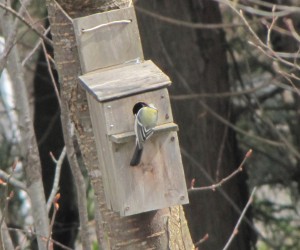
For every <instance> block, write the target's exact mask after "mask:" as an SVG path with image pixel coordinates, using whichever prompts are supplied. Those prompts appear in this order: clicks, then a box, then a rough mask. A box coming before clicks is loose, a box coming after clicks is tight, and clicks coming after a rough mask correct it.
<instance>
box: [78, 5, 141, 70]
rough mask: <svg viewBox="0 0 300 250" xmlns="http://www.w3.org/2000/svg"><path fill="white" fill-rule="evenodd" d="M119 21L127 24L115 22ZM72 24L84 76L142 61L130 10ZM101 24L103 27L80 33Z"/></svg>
mask: <svg viewBox="0 0 300 250" xmlns="http://www.w3.org/2000/svg"><path fill="white" fill-rule="evenodd" d="M122 20H125V21H128V20H129V21H130V22H129V23H126V22H124V23H122V22H121V23H116V22H115V21H122ZM112 22H113V23H112ZM109 23H112V24H110V25H107V24H109ZM73 24H74V31H75V35H76V40H77V45H78V52H79V57H80V63H81V69H82V72H83V73H87V72H90V71H93V70H96V69H100V68H105V67H110V66H113V65H117V64H123V63H124V62H126V61H131V60H135V59H137V58H139V59H140V60H143V58H144V56H143V51H142V46H141V42H140V35H139V32H138V26H137V21H136V15H135V11H134V8H133V7H128V8H122V9H121V10H112V11H108V12H104V13H97V14H94V15H90V16H86V17H81V18H76V19H74V20H73ZM101 24H106V26H103V27H101V28H98V29H95V30H92V31H89V32H83V31H84V30H87V29H91V28H94V27H97V26H99V25H101Z"/></svg>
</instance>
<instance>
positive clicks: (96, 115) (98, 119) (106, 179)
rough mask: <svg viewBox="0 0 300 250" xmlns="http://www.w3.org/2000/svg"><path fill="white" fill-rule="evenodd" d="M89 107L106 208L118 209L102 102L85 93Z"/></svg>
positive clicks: (118, 199)
mask: <svg viewBox="0 0 300 250" xmlns="http://www.w3.org/2000/svg"><path fill="white" fill-rule="evenodd" d="M87 97H88V104H89V108H90V114H91V120H92V127H93V131H94V139H95V142H96V147H97V156H98V161H99V168H100V170H101V174H102V180H103V186H104V191H105V199H106V204H107V206H108V208H110V209H112V210H114V211H119V210H118V208H119V207H120V205H119V202H120V198H119V197H118V194H119V192H118V190H117V185H116V181H115V168H114V167H113V166H112V165H113V164H114V163H113V161H112V159H113V156H112V153H111V142H110V141H109V140H108V138H107V135H106V124H105V119H104V117H105V116H104V112H103V106H102V103H99V102H97V101H96V100H95V99H94V98H93V97H92V96H90V95H87Z"/></svg>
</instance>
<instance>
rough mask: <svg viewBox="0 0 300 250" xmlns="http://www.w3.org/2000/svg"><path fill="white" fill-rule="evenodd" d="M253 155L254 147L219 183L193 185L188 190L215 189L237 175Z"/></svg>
mask: <svg viewBox="0 0 300 250" xmlns="http://www.w3.org/2000/svg"><path fill="white" fill-rule="evenodd" d="M251 155H252V149H249V150H248V152H247V153H246V155H245V157H244V159H243V161H242V162H241V164H240V165H239V167H238V168H237V169H236V170H234V171H233V172H232V173H231V174H230V175H228V176H227V177H225V178H223V179H222V180H221V181H219V182H218V183H215V184H213V185H211V186H205V187H197V188H195V187H193V186H191V187H190V189H189V190H188V192H196V191H204V190H213V191H215V190H216V188H219V187H221V186H222V185H223V184H224V183H225V182H227V181H229V180H230V179H231V178H233V177H234V176H235V175H237V174H238V173H240V172H241V171H243V167H244V164H245V162H246V161H247V159H248V158H249V157H250V156H251Z"/></svg>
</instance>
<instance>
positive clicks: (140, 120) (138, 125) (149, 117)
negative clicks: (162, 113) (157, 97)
mask: <svg viewBox="0 0 300 250" xmlns="http://www.w3.org/2000/svg"><path fill="white" fill-rule="evenodd" d="M132 112H133V114H134V115H135V121H134V132H135V135H136V146H135V150H134V153H133V156H132V159H131V161H130V166H136V165H138V164H139V163H140V161H141V158H142V153H143V144H144V143H145V141H146V140H147V139H149V137H150V136H151V135H152V134H153V128H154V127H155V126H156V125H157V118H158V110H157V109H156V108H155V107H154V105H153V104H147V103H145V102H138V103H136V104H135V105H134V106H133V109H132Z"/></svg>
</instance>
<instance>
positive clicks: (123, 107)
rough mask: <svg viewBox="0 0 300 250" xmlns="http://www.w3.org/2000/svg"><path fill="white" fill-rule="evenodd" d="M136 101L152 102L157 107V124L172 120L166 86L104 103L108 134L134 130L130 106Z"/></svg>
mask: <svg viewBox="0 0 300 250" xmlns="http://www.w3.org/2000/svg"><path fill="white" fill-rule="evenodd" d="M137 102H146V103H152V104H154V106H155V107H156V108H157V109H158V124H166V123H170V122H172V121H173V116H172V110H171V105H170V101H169V94H168V90H167V89H166V88H163V89H159V90H155V91H151V92H146V93H143V94H139V95H134V96H130V97H127V98H122V99H118V100H114V101H109V102H105V103H104V110H105V119H106V121H107V124H106V131H107V134H108V135H113V134H119V133H124V132H128V131H133V130H134V115H133V113H132V108H133V106H134V105H135V104H136V103H137Z"/></svg>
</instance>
